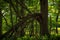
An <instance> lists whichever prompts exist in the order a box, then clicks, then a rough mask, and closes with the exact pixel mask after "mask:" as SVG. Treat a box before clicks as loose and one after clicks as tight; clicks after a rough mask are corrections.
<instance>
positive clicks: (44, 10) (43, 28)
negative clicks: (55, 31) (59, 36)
mask: <svg viewBox="0 0 60 40" xmlns="http://www.w3.org/2000/svg"><path fill="white" fill-rule="evenodd" d="M40 5H41V14H42V18H43V19H42V23H41V24H40V33H41V35H48V34H49V32H48V0H40Z"/></svg>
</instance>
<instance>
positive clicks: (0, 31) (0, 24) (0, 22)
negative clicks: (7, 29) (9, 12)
mask: <svg viewBox="0 0 60 40" xmlns="http://www.w3.org/2000/svg"><path fill="white" fill-rule="evenodd" d="M1 35H2V10H1V9H0V37H1Z"/></svg>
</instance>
